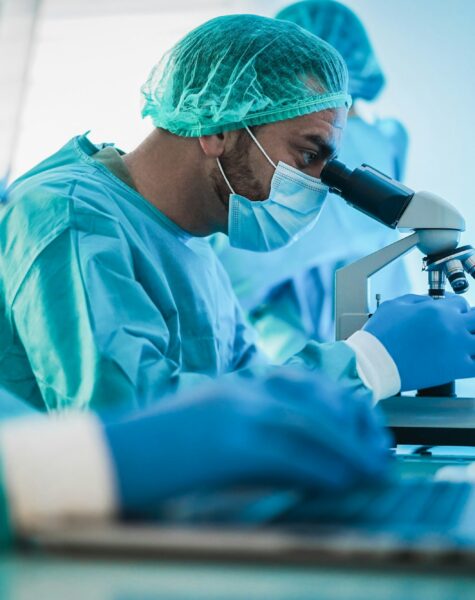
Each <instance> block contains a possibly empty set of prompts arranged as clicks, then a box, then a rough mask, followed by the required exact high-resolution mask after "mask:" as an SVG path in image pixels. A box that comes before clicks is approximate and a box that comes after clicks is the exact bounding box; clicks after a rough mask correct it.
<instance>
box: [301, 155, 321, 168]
mask: <svg viewBox="0 0 475 600" xmlns="http://www.w3.org/2000/svg"><path fill="white" fill-rule="evenodd" d="M302 158H303V163H304V165H305V166H306V167H307V166H308V165H311V164H312V163H313V162H315V161H316V160H318V154H317V153H316V152H309V151H304V152H302Z"/></svg>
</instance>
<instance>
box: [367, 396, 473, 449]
mask: <svg viewBox="0 0 475 600" xmlns="http://www.w3.org/2000/svg"><path fill="white" fill-rule="evenodd" d="M378 406H379V408H380V409H381V410H382V412H383V414H384V417H385V419H386V425H387V427H388V428H389V429H390V430H391V431H392V434H393V435H394V437H395V441H396V443H397V444H411V445H412V444H417V445H424V446H425V445H427V446H475V398H462V397H460V398H459V397H455V398H450V397H431V396H425V397H424V396H423V397H420V396H404V395H403V396H393V397H391V398H386V399H385V400H381V401H380V402H379V403H378Z"/></svg>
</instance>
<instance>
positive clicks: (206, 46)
mask: <svg viewBox="0 0 475 600" xmlns="http://www.w3.org/2000/svg"><path fill="white" fill-rule="evenodd" d="M347 87H348V74H347V69H346V66H345V64H344V61H343V60H342V58H341V56H340V55H339V54H338V52H336V51H335V49H334V48H332V47H331V46H330V45H329V44H327V43H326V42H324V41H322V40H320V39H318V38H317V37H315V36H314V35H312V34H311V33H309V32H308V31H305V30H304V29H302V28H301V27H298V26H297V25H295V24H293V23H289V22H286V21H278V20H276V19H268V18H266V17H259V16H256V15H230V16H224V17H217V18H216V19H212V20H211V21H208V22H207V23H204V24H203V25H201V26H200V27H197V28H196V29H194V30H193V31H191V32H190V33H189V34H187V35H186V36H185V37H184V38H183V39H182V40H181V41H179V42H178V43H177V44H176V45H175V46H174V47H173V48H172V49H171V50H169V51H168V52H167V53H166V54H165V56H164V57H163V58H162V60H161V61H160V62H159V63H158V65H156V66H155V67H154V68H153V70H152V72H151V73H150V76H149V78H148V80H147V81H146V83H145V84H144V85H143V86H142V94H143V96H144V99H145V103H144V106H143V109H142V116H144V117H145V116H150V117H151V118H152V121H153V123H154V125H155V126H156V127H162V128H164V129H167V130H168V131H171V132H172V133H175V134H177V135H182V136H189V137H196V136H200V135H211V134H214V133H220V132H222V131H227V130H230V129H239V128H242V127H244V126H246V125H248V126H252V125H262V124H264V123H272V122H275V121H281V120H284V119H291V118H293V117H298V116H299V115H305V114H308V113H311V112H317V111H321V110H325V109H328V108H339V107H347V108H348V107H349V106H350V105H351V98H350V96H349V95H348V93H347Z"/></svg>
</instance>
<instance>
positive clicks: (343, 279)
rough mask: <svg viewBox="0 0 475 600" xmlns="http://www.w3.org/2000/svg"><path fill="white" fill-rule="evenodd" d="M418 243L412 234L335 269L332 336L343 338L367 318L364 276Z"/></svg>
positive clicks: (360, 326) (365, 280) (365, 278)
mask: <svg viewBox="0 0 475 600" xmlns="http://www.w3.org/2000/svg"><path fill="white" fill-rule="evenodd" d="M418 243H419V233H417V232H416V233H413V234H412V235H409V236H407V237H405V238H403V239H401V240H398V241H397V242H394V243H393V244H390V245H389V246H386V247H385V248H382V249H381V250H377V251H376V252H373V253H372V254H369V255H368V256H365V257H363V258H360V259H359V260H357V261H355V262H354V263H351V264H350V265H347V266H346V267H343V268H342V269H339V270H338V271H337V272H336V279H335V283H336V285H335V288H336V297H335V320H336V339H337V340H345V339H347V338H348V337H350V335H351V334H353V333H354V332H355V331H357V330H358V329H361V328H362V327H363V325H364V324H365V323H366V321H367V320H368V318H369V308H368V278H369V277H371V275H374V274H375V273H377V272H378V271H379V270H381V269H382V268H384V267H385V266H386V265H388V264H389V263H391V262H393V261H394V260H396V259H397V258H399V257H400V256H403V255H404V254H406V252H409V251H410V250H412V248H414V247H415V246H417V244H418Z"/></svg>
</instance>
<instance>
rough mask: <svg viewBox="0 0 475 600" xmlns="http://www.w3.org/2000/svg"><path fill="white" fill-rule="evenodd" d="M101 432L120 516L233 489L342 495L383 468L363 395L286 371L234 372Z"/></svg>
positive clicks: (382, 451)
mask: <svg viewBox="0 0 475 600" xmlns="http://www.w3.org/2000/svg"><path fill="white" fill-rule="evenodd" d="M104 429H105V434H106V438H107V440H108V443H109V445H110V450H111V455H112V458H113V462H114V464H115V467H116V473H117V479H118V486H119V495H120V499H121V505H122V507H123V509H124V511H125V512H126V513H137V512H141V511H143V510H144V509H145V508H146V507H147V506H150V505H152V504H153V505H156V504H157V503H159V502H160V501H163V500H167V499H170V498H174V497H177V496H179V495H182V494H186V493H189V492H196V491H198V492H200V491H205V492H206V491H207V490H209V491H212V490H213V489H217V488H224V487H226V486H232V485H242V484H252V485H254V484H256V485H261V484H262V485H284V486H287V485H291V486H299V487H300V488H305V489H310V490H325V491H328V490H343V489H346V488H348V487H350V486H353V485H354V484H355V483H359V482H361V481H368V480H369V481H374V480H375V479H377V480H379V479H381V478H382V477H383V475H384V473H386V467H387V463H388V452H387V447H388V441H389V440H388V436H387V434H386V432H385V431H384V429H383V428H382V427H381V426H380V424H379V420H378V417H377V414H376V413H375V412H374V411H373V409H372V407H371V399H370V397H369V396H368V397H365V396H362V395H359V396H357V397H355V396H352V395H350V393H349V392H348V391H345V390H344V389H342V388H341V387H339V386H337V385H336V384H334V383H332V382H330V381H328V380H327V379H324V378H323V377H322V376H320V375H316V374H315V373H308V372H305V371H300V370H293V369H290V368H286V369H285V368H283V369H280V371H278V370H277V369H275V370H273V369H272V370H271V374H268V375H266V376H264V377H256V376H253V377H251V376H248V375H246V374H244V373H241V374H233V375H232V376H229V377H225V378H223V379H222V380H218V381H215V382H213V383H210V384H206V385H204V386H200V387H199V388H197V389H195V390H192V391H190V392H189V393H187V394H186V395H177V396H174V397H171V398H170V399H168V400H165V401H162V402H161V403H160V404H159V405H157V406H154V407H153V408H151V409H150V410H148V411H147V412H144V413H141V414H140V416H138V417H134V418H133V419H130V420H128V421H125V422H121V423H116V424H110V423H109V424H107V425H104Z"/></svg>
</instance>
